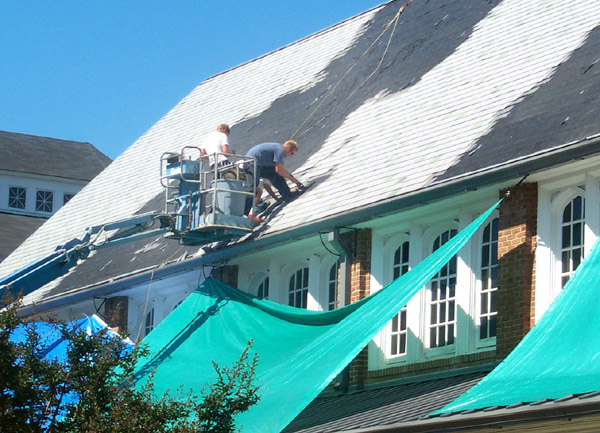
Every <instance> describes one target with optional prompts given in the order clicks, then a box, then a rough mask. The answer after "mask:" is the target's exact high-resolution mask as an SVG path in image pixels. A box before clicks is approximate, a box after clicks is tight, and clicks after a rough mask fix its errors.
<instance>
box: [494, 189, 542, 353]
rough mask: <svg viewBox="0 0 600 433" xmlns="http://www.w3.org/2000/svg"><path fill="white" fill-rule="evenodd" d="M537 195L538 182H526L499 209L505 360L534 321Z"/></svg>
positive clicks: (500, 336)
mask: <svg viewBox="0 0 600 433" xmlns="http://www.w3.org/2000/svg"><path fill="white" fill-rule="evenodd" d="M502 193H504V191H503V192H502ZM537 193H538V186H537V183H523V184H521V185H519V186H518V187H515V188H511V193H510V195H509V196H508V197H506V198H505V199H504V200H503V201H502V203H501V204H500V208H499V214H500V216H499V222H500V224H499V232H498V330H497V339H496V354H497V357H498V358H504V357H506V355H508V354H509V353H510V351H511V350H512V349H514V347H515V346H516V345H517V344H518V343H519V341H521V339H522V338H523V337H524V336H525V334H527V332H528V331H529V330H530V329H531V327H532V326H533V325H534V321H535V250H536V236H537Z"/></svg>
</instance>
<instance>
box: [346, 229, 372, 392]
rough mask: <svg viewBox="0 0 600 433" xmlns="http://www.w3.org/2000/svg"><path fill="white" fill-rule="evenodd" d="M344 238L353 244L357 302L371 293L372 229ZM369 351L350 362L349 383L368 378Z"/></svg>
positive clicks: (352, 295) (352, 281)
mask: <svg viewBox="0 0 600 433" xmlns="http://www.w3.org/2000/svg"><path fill="white" fill-rule="evenodd" d="M344 235H345V236H343V240H344V242H345V243H346V245H349V246H352V247H351V248H352V249H354V251H355V256H354V258H353V260H352V266H351V277H350V303H354V302H357V301H359V300H361V299H363V298H364V297H366V296H367V295H368V294H369V293H370V277H371V230H369V229H360V230H358V231H357V232H356V233H354V232H349V233H345V234H344ZM367 368H368V351H367V348H365V349H363V350H362V351H361V352H360V353H359V354H358V356H357V357H356V358H355V359H354V360H353V361H352V362H351V363H350V366H349V370H350V371H349V374H350V380H349V385H350V386H354V387H362V386H363V385H364V384H365V381H366V378H367Z"/></svg>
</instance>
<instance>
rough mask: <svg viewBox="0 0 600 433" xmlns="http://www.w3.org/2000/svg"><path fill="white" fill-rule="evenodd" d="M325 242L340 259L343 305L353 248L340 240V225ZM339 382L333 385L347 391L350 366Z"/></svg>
mask: <svg viewBox="0 0 600 433" xmlns="http://www.w3.org/2000/svg"><path fill="white" fill-rule="evenodd" d="M327 242H328V243H329V245H331V247H332V248H333V249H334V250H335V251H336V252H337V253H338V255H339V258H340V259H339V260H340V281H339V285H338V293H339V298H338V305H339V307H343V306H345V305H349V304H350V292H351V289H350V288H351V278H352V261H353V259H354V254H355V252H354V250H353V249H352V248H350V247H348V245H346V243H345V242H344V241H343V240H342V238H341V235H340V227H335V228H334V229H333V230H331V231H330V232H329V233H328V234H327ZM338 377H339V382H338V383H337V384H336V385H334V387H335V388H336V389H338V390H339V391H341V392H348V387H349V384H350V366H349V365H347V366H346V367H345V368H344V369H343V370H342V372H341V373H340V375H339V376H338Z"/></svg>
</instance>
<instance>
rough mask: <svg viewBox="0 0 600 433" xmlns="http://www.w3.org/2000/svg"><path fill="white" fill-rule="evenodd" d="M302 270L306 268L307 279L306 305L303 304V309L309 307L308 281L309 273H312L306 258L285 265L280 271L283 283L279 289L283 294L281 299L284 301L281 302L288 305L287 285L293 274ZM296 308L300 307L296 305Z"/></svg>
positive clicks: (309, 278) (309, 279)
mask: <svg viewBox="0 0 600 433" xmlns="http://www.w3.org/2000/svg"><path fill="white" fill-rule="evenodd" d="M301 269H302V270H303V269H308V280H307V282H306V305H305V306H304V309H307V310H308V309H309V306H310V296H309V291H310V281H311V275H312V273H311V272H310V271H311V266H310V263H309V262H308V260H306V261H300V262H295V263H294V264H290V265H288V266H286V267H285V269H284V271H283V272H282V274H283V279H282V282H283V285H282V287H281V291H282V292H283V294H284V296H283V299H284V301H285V302H283V303H284V304H285V305H290V303H289V293H290V291H289V286H290V280H291V278H292V277H293V276H295V274H296V272H298V271H299V270H301ZM303 277H304V272H303ZM297 308H302V307H297Z"/></svg>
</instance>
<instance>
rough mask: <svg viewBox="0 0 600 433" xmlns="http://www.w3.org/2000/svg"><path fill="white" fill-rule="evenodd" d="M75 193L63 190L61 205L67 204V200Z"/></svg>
mask: <svg viewBox="0 0 600 433" xmlns="http://www.w3.org/2000/svg"><path fill="white" fill-rule="evenodd" d="M74 195H75V194H71V193H70V192H65V193H64V194H63V205H65V204H67V203H68V202H69V200H71V199H72V198H73V196H74Z"/></svg>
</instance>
